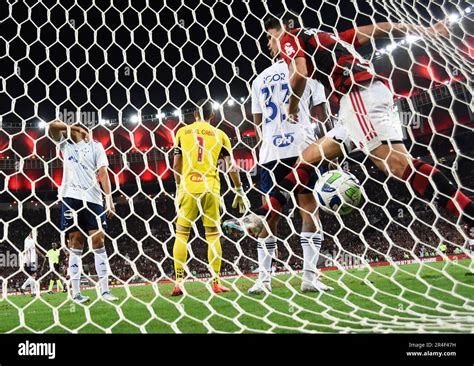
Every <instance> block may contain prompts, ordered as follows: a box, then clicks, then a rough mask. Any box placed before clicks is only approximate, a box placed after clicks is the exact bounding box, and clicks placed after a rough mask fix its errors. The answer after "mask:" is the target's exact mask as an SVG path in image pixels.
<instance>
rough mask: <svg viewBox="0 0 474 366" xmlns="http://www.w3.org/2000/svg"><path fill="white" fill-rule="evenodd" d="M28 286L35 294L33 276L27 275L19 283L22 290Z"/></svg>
mask: <svg viewBox="0 0 474 366" xmlns="http://www.w3.org/2000/svg"><path fill="white" fill-rule="evenodd" d="M28 286H30V289H31V294H32V295H34V294H36V280H35V279H34V278H33V277H28V279H27V280H26V281H25V283H23V285H21V289H22V290H26V288H27V287H28Z"/></svg>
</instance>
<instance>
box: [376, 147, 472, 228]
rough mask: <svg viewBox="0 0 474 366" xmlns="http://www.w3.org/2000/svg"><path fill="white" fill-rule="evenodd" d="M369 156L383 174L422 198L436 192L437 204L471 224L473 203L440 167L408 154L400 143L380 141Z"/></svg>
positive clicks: (430, 196)
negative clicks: (400, 181) (389, 175)
mask: <svg viewBox="0 0 474 366" xmlns="http://www.w3.org/2000/svg"><path fill="white" fill-rule="evenodd" d="M371 159H372V161H373V162H374V163H375V165H376V166H377V167H378V168H379V169H381V170H382V171H383V172H384V173H385V174H389V173H390V174H392V175H394V176H395V177H397V178H399V179H401V180H403V181H405V182H407V183H408V184H409V185H410V186H411V188H412V189H413V191H414V192H415V193H416V194H417V195H418V196H420V197H421V198H423V199H426V200H427V201H431V200H432V199H433V197H435V196H436V203H437V205H438V206H441V207H444V208H446V209H447V210H448V211H449V212H451V213H452V214H453V215H455V216H456V217H459V216H461V218H462V220H463V221H464V222H465V223H466V224H467V225H468V226H469V227H471V228H472V227H473V226H474V203H473V202H472V200H471V199H470V198H469V197H467V196H466V195H465V194H464V193H462V192H461V191H460V190H459V189H458V187H457V186H456V185H455V183H453V182H451V181H450V180H449V179H448V178H447V177H446V176H445V175H444V174H443V173H442V172H441V171H440V170H438V169H437V168H435V167H433V166H432V165H430V164H427V163H425V162H423V161H421V160H419V159H414V158H412V157H411V156H410V154H409V153H408V151H407V150H406V148H405V146H404V145H403V144H383V145H381V146H379V147H377V148H376V149H375V150H373V151H372V152H371Z"/></svg>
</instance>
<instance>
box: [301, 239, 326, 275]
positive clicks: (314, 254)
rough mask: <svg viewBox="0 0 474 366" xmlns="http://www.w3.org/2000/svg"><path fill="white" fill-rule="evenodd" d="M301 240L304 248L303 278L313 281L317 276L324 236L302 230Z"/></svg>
mask: <svg viewBox="0 0 474 366" xmlns="http://www.w3.org/2000/svg"><path fill="white" fill-rule="evenodd" d="M300 242H301V248H303V280H304V281H308V282H312V281H313V280H314V279H315V278H316V268H317V264H318V259H319V252H320V250H321V244H322V236H321V234H320V233H309V232H302V233H301V238H300Z"/></svg>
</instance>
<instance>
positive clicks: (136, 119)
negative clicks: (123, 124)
mask: <svg viewBox="0 0 474 366" xmlns="http://www.w3.org/2000/svg"><path fill="white" fill-rule="evenodd" d="M138 120H139V118H138V115H136V114H134V115H133V116H131V117H130V122H132V123H138Z"/></svg>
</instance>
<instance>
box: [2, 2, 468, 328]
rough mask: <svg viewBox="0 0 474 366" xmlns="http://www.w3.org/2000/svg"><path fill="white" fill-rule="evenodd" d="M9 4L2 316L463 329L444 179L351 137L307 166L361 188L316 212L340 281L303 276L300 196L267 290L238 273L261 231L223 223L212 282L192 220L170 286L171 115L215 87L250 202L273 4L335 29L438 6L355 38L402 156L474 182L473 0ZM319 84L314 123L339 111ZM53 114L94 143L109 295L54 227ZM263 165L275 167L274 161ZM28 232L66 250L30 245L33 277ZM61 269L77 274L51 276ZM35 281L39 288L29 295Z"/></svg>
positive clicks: (225, 183)
mask: <svg viewBox="0 0 474 366" xmlns="http://www.w3.org/2000/svg"><path fill="white" fill-rule="evenodd" d="M290 3H291V4H290ZM5 5H6V7H7V8H8V9H7V11H2V14H1V17H2V31H1V38H0V44H1V49H2V50H3V52H2V56H1V65H2V67H1V69H2V105H1V113H0V118H1V119H0V127H1V129H0V222H1V232H0V281H1V282H0V284H1V286H0V291H1V299H0V307H1V309H2V311H1V312H0V331H1V332H8V333H10V332H25V331H26V332H117V333H121V332H122V333H123V332H153V333H166V332H179V333H193V332H198V333H207V332H229V333H241V332H271V333H274V332H472V331H473V329H474V288H473V287H474V276H470V274H472V273H473V265H472V259H471V258H472V257H471V252H470V247H469V236H468V235H466V233H465V232H464V230H463V222H462V221H461V219H460V218H459V217H456V215H452V213H451V212H450V211H449V210H446V209H445V208H443V207H438V206H439V205H437V198H439V197H440V196H442V194H441V193H440V192H438V191H437V188H436V187H437V185H436V184H435V183H436V182H433V177H432V176H428V177H427V178H428V181H429V182H430V187H433V189H434V192H433V194H432V198H431V199H428V200H427V199H422V198H420V197H419V196H417V195H416V194H415V191H414V190H413V189H412V188H411V187H410V186H409V185H407V184H405V183H406V182H402V181H400V180H397V179H394V178H393V177H389V178H387V177H386V176H385V175H384V174H383V173H382V172H381V171H379V170H378V169H377V168H376V166H375V165H374V163H373V162H372V161H371V160H370V159H368V158H367V156H366V155H364V153H363V152H362V151H361V150H360V149H359V147H356V146H351V143H350V142H346V143H345V145H347V146H346V148H345V149H344V150H343V154H342V156H341V157H339V159H338V160H337V161H332V162H328V161H325V160H323V161H322V162H319V163H317V164H315V165H316V166H315V174H317V175H318V176H320V175H321V172H322V171H323V169H326V170H327V169H339V170H345V171H349V172H351V173H352V174H353V175H355V176H356V177H357V178H358V180H359V181H360V182H361V187H362V190H363V192H364V201H363V202H362V203H361V205H360V207H358V208H357V209H354V210H353V212H352V213H350V214H348V215H344V216H341V215H338V214H335V215H331V214H328V213H326V212H320V214H319V215H320V220H321V224H322V229H323V232H324V240H323V241H322V247H321V250H320V255H319V260H318V263H317V267H318V276H319V278H318V280H319V281H321V282H322V283H324V284H326V285H328V286H331V287H333V288H334V291H321V292H302V291H301V288H300V285H301V281H302V275H303V264H304V263H303V250H302V246H301V244H300V243H301V233H302V219H301V215H300V210H299V207H298V201H297V200H296V197H292V198H291V199H290V201H291V202H292V203H290V204H289V205H288V206H286V207H285V209H284V211H283V215H284V217H283V219H282V220H280V222H279V224H278V231H277V233H275V237H276V238H277V243H276V246H277V248H278V249H277V251H276V254H275V255H274V258H273V259H272V263H271V270H270V272H271V273H270V275H271V283H272V291H271V292H269V291H264V292H262V293H261V294H258V295H252V294H249V293H248V290H249V288H251V287H252V286H254V284H255V283H256V281H257V278H258V276H259V268H260V267H261V266H260V265H259V263H258V260H257V246H258V245H259V241H258V240H256V239H255V238H253V237H250V236H249V235H245V236H244V237H242V238H239V239H235V238H233V237H229V236H226V235H224V234H223V233H222V232H221V234H222V235H221V238H220V241H221V244H222V267H221V269H220V276H221V281H222V285H224V286H226V287H228V288H229V289H230V290H231V291H230V292H228V293H214V292H213V290H212V283H211V277H212V275H211V267H210V265H209V262H208V243H207V240H206V235H205V231H204V228H203V226H202V222H200V221H199V220H197V221H196V222H194V223H193V225H192V228H191V234H190V237H189V240H188V244H187V247H188V257H187V261H186V264H185V270H186V271H185V281H184V285H183V287H184V289H185V293H184V295H182V296H176V297H172V296H170V295H171V292H172V290H173V288H174V286H175V272H174V264H173V263H174V262H173V246H174V244H175V240H176V237H177V234H176V202H175V198H176V185H175V180H174V174H173V173H175V171H174V170H173V156H174V149H173V147H174V144H175V135H176V133H177V131H178V130H179V129H180V128H181V127H183V126H185V125H189V124H190V123H191V122H193V121H194V115H193V113H194V110H195V104H194V103H196V102H197V101H198V100H200V99H203V98H209V99H211V100H212V101H213V103H214V104H213V107H214V113H215V118H214V119H213V121H212V124H213V125H214V126H216V127H217V128H219V129H220V130H222V131H223V132H225V134H227V135H228V136H229V138H230V142H231V145H232V154H233V159H234V161H235V165H236V166H237V167H238V168H239V171H240V178H241V180H242V184H243V189H244V192H245V194H246V196H247V197H248V199H249V201H250V203H251V205H252V206H251V210H254V209H255V208H257V207H258V206H260V205H261V204H262V198H264V197H265V196H266V194H265V193H264V192H263V191H262V188H261V187H262V186H261V184H262V182H261V171H262V169H264V168H263V167H262V164H260V163H259V149H260V146H261V142H260V139H261V138H262V135H261V128H260V127H259V126H257V125H256V123H255V121H254V118H253V116H252V109H251V104H252V103H251V85H252V82H253V80H254V79H255V78H256V77H257V75H258V74H260V73H261V72H262V71H263V70H264V69H265V68H267V67H268V66H270V65H271V64H272V59H271V57H270V55H269V53H268V49H267V42H268V40H267V36H266V32H265V30H264V19H265V18H266V17H267V16H269V15H273V16H277V15H279V14H281V13H288V12H291V14H293V15H294V16H295V17H296V19H297V20H298V21H299V22H300V23H302V25H303V26H304V27H308V28H314V29H316V30H318V31H324V32H331V33H334V34H337V32H342V31H344V30H347V29H351V28H354V27H359V26H364V25H368V24H376V23H380V22H393V23H408V24H416V25H419V26H425V27H427V26H429V25H434V24H435V23H437V22H438V21H441V20H443V19H446V26H447V28H448V30H449V34H448V35H447V36H439V37H436V36H433V35H431V36H430V35H423V34H417V33H416V32H410V33H409V34H408V35H406V36H403V37H394V36H393V35H392V34H388V33H387V34H386V36H384V37H378V38H374V39H371V40H370V41H369V42H368V44H367V45H366V46H364V47H361V48H358V49H357V52H358V53H359V54H360V55H361V56H362V57H364V58H365V59H366V60H368V61H370V62H371V63H372V65H373V68H374V70H375V72H376V73H377V74H378V75H380V76H381V78H382V79H383V80H385V81H386V82H387V84H388V85H389V86H390V89H391V90H392V91H393V93H394V96H395V106H396V109H397V110H396V113H398V115H399V118H400V120H401V122H402V123H403V134H404V135H403V137H404V140H403V143H404V144H405V146H406V147H407V150H408V151H409V152H410V154H411V156H413V157H415V158H417V159H419V160H421V161H423V162H425V163H428V164H430V165H433V166H434V167H435V168H437V169H438V170H440V171H441V172H443V173H444V174H445V175H446V176H447V177H448V178H449V179H450V181H451V182H453V184H454V185H456V186H458V187H459V190H460V191H462V192H463V193H464V194H465V195H466V196H468V197H469V196H470V197H473V196H474V193H473V192H474V185H473V182H474V176H473V172H474V161H473V156H474V155H473V152H474V151H473V145H472V139H473V137H474V134H473V121H474V116H473V113H474V105H473V102H472V91H473V84H472V75H473V59H472V57H473V44H474V40H473V37H474V28H473V24H472V21H473V13H474V7H472V6H470V5H469V4H468V3H467V2H465V1H461V0H455V1H451V2H449V3H448V2H444V1H401V0H391V1H389V0H387V1H377V2H376V1H351V2H346V1H344V2H343V1H338V0H330V1H325V2H323V3H321V2H305V1H303V2H301V1H291V2H290V1H288V2H286V4H285V3H284V2H275V3H272V2H270V1H268V2H267V1H261V2H251V1H242V2H239V1H235V2H234V1H220V2H216V1H207V0H191V1H186V2H184V1H183V2H179V1H145V0H143V1H141V0H138V1H133V2H131V1H123V2H119V1H114V2H102V1H88V0H85V1H82V0H75V1H73V0H70V1H54V0H53V1H45V2H37V1H29V0H27V1H9V2H8V3H7V4H5ZM290 5H291V6H290ZM334 57H335V55H334ZM325 92H326V96H327V101H326V105H327V111H328V114H329V115H330V121H326V122H325V123H323V121H317V120H316V119H315V118H313V119H312V125H313V128H314V131H315V134H317V135H318V137H322V136H323V135H324V134H325V133H327V132H328V131H330V130H331V128H332V126H333V125H335V124H337V120H338V117H339V115H338V112H339V110H338V108H339V107H338V104H337V101H336V100H335V99H334V97H333V96H334V93H333V91H332V90H329V89H328V88H326V90H325ZM269 107H270V108H271V106H269ZM55 119H59V120H61V121H63V122H65V123H66V124H68V125H72V124H74V123H76V122H81V123H82V124H83V125H85V126H87V127H88V128H89V129H90V132H91V135H92V137H93V139H94V140H96V141H98V142H99V143H100V144H101V145H102V146H103V147H104V150H105V153H106V156H107V159H108V163H109V166H108V174H109V177H110V181H111V184H112V193H113V200H114V202H115V206H116V215H115V217H114V218H113V219H111V220H110V221H109V223H108V228H107V230H106V236H105V246H106V251H107V255H108V258H109V265H110V278H109V282H110V288H111V290H110V291H111V293H112V294H114V296H116V297H118V301H116V302H107V301H103V299H102V298H101V296H100V292H99V290H98V276H97V273H96V268H95V263H94V252H93V250H92V247H91V245H90V243H87V244H86V246H85V249H84V251H83V254H82V276H81V293H82V294H84V295H86V296H89V297H90V301H89V302H88V303H85V304H77V303H75V302H73V301H71V295H70V291H71V284H70V282H71V281H70V280H71V278H70V276H69V274H68V257H69V256H70V255H71V253H70V250H69V249H68V236H67V235H66V233H65V232H64V231H62V230H61V229H60V227H61V226H60V219H61V204H60V200H59V198H58V187H59V186H60V185H61V183H62V174H63V163H64V162H63V157H62V155H61V154H60V152H59V150H58V145H57V144H56V143H55V142H54V141H53V140H52V138H51V137H50V136H48V134H47V133H46V131H47V130H48V125H47V124H48V123H49V122H50V121H52V120H55ZM266 138H271V139H273V138H274V136H271V137H268V136H267V137H266ZM277 145H278V144H277ZM277 148H278V147H275V149H277ZM277 160H279V159H277ZM328 164H329V165H328ZM218 165H219V169H220V174H221V184H222V187H221V197H220V199H221V209H222V215H221V219H222V221H224V220H227V219H235V218H239V217H241V216H242V214H240V213H239V212H238V210H237V209H234V208H232V201H233V199H234V197H235V191H234V189H233V188H232V184H231V181H230V180H229V177H228V175H227V174H225V172H224V170H225V167H224V166H223V165H222V164H220V163H219V164H218ZM267 170H268V169H267ZM269 171H270V173H269V175H270V177H272V178H273V180H274V181H273V183H272V185H273V186H274V187H278V185H279V183H281V181H280V180H278V179H280V178H282V177H279V176H278V174H279V173H278V172H276V171H272V169H270V170H269ZM188 194H190V193H189V192H188ZM247 213H248V212H247ZM311 214H312V215H313V217H314V215H315V213H311ZM30 233H32V239H33V241H34V243H35V246H36V249H38V250H39V251H40V252H41V253H42V254H43V255H45V254H46V253H47V251H49V250H50V249H51V248H52V247H53V243H56V244H57V245H58V247H59V249H60V250H61V255H60V257H59V264H58V265H57V266H56V267H54V266H50V263H49V261H50V260H49V259H43V258H42V256H41V255H39V254H38V260H37V262H38V263H37V264H38V270H37V271H36V272H35V277H34V279H33V281H32V282H30V286H23V285H24V284H25V281H27V280H28V279H31V278H33V277H31V276H32V275H31V273H29V272H28V271H27V269H26V267H24V263H25V260H26V261H28V260H29V259H28V258H27V257H28V254H27V250H26V249H25V247H24V246H25V239H26V238H27V237H28V235H29V234H30ZM29 253H30V254H31V252H29ZM43 263H44V265H43ZM57 278H59V279H61V282H62V283H63V284H64V287H65V289H66V291H69V293H66V292H65V293H62V292H61V290H60V288H58V284H57V281H56V279H57ZM51 280H54V281H55V282H54V283H53V286H50V281H51ZM34 287H36V288H37V289H39V290H40V291H36V293H35V294H34V296H30V293H31V291H32V290H33V288H34ZM48 291H50V293H48ZM33 292H35V291H34V290H33Z"/></svg>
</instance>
